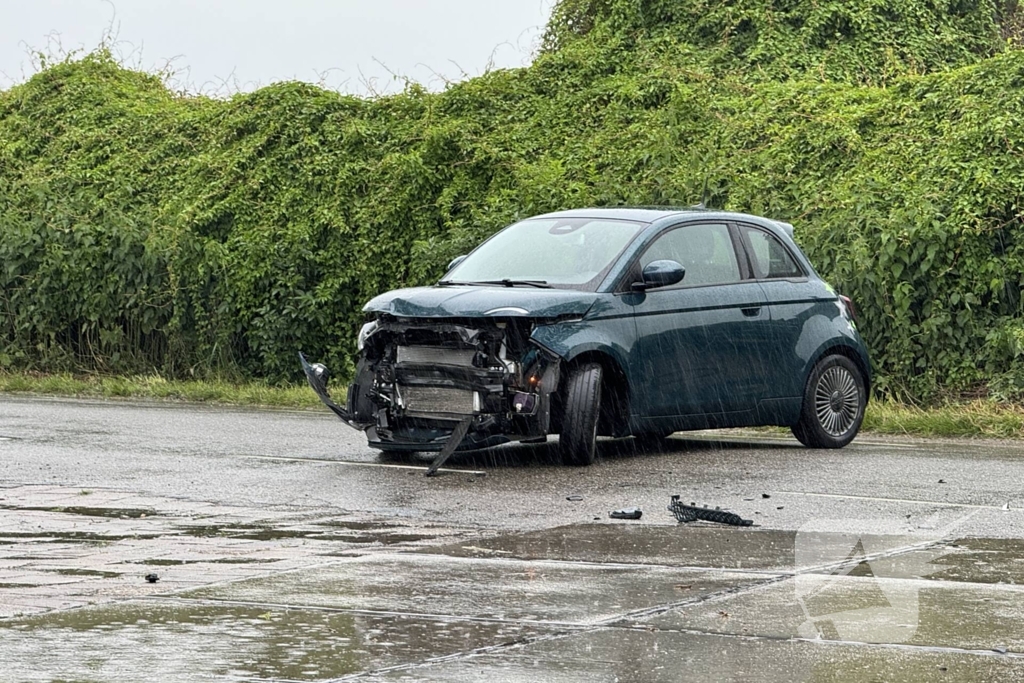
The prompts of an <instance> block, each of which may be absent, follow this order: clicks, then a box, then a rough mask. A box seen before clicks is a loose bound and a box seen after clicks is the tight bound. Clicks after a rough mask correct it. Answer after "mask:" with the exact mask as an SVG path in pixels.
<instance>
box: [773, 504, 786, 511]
mask: <svg viewBox="0 0 1024 683" xmlns="http://www.w3.org/2000/svg"><path fill="white" fill-rule="evenodd" d="M784 507H785V505H780V506H779V507H777V508H775V509H776V510H781V509H782V508H784Z"/></svg>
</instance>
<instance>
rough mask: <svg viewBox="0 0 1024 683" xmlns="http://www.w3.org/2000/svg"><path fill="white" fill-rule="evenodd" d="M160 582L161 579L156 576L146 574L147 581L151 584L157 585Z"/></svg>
mask: <svg viewBox="0 0 1024 683" xmlns="http://www.w3.org/2000/svg"><path fill="white" fill-rule="evenodd" d="M159 580H160V577H159V576H157V575H156V574H146V581H149V582H150V583H156V582H157V581H159Z"/></svg>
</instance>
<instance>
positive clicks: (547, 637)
mask: <svg viewBox="0 0 1024 683" xmlns="http://www.w3.org/2000/svg"><path fill="white" fill-rule="evenodd" d="M583 632H585V631H583ZM579 633H581V632H575V633H546V634H543V635H537V636H523V637H522V638H517V639H516V640H514V641H512V642H509V643H496V644H494V645H485V646H483V647H478V648H475V649H473V650H463V651H462V652H454V653H452V654H449V655H442V656H440V657H430V658H428V659H422V660H420V661H418V662H409V663H406V664H396V665H394V666H387V667H381V668H379V669H371V670H369V671H360V672H358V673H354V674H349V675H347V676H342V677H340V678H332V679H329V680H327V681H324V682H323V683H343V682H344V681H354V680H358V679H360V678H366V677H367V676H379V675H380V674H386V673H392V672H395V671H408V670H412V669H421V668H427V667H431V666H437V665H438V664H447V663H449V662H457V661H461V660H463V659H472V658H473V657H480V656H482V655H493V654H498V653H501V652H504V651H506V650H512V649H514V648H518V647H525V646H527V645H534V644H536V643H542V642H547V641H551V640H560V639H562V638H569V637H571V636H574V635H578V634H579Z"/></svg>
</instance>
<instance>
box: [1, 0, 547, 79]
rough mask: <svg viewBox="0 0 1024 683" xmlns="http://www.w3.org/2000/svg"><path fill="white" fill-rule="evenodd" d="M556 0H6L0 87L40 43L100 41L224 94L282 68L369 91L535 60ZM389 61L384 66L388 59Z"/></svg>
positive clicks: (48, 47) (279, 75)
mask: <svg viewBox="0 0 1024 683" xmlns="http://www.w3.org/2000/svg"><path fill="white" fill-rule="evenodd" d="M553 4H554V0H113V1H112V2H110V1H106V0H0V88H6V87H9V86H10V85H11V84H12V83H17V82H20V81H22V80H24V79H25V78H26V77H27V76H30V75H31V74H32V73H33V71H34V66H33V60H32V59H31V58H30V56H29V52H30V51H31V50H35V49H39V50H43V51H50V52H57V51H58V42H59V45H60V47H61V48H62V49H63V50H65V51H68V50H72V49H78V48H84V49H85V50H90V49H92V48H94V47H96V46H97V45H98V44H99V43H100V41H101V39H102V38H103V35H104V33H105V32H106V31H107V28H108V27H109V26H111V25H113V26H114V28H115V30H116V32H117V41H118V42H117V44H116V48H117V52H119V53H120V54H121V56H122V58H123V59H125V61H127V62H129V63H131V64H135V65H138V66H141V67H142V68H145V69H147V70H152V69H154V68H160V67H162V66H163V65H164V64H165V63H166V61H167V60H168V59H173V60H174V61H173V62H172V66H173V68H175V69H176V70H177V71H178V76H177V79H176V80H177V83H178V84H179V85H181V86H187V87H188V89H189V90H193V91H199V90H201V91H204V92H207V93H210V94H216V93H221V94H225V93H228V92H232V91H234V90H236V89H241V90H252V89H253V88H255V87H258V86H260V85H266V84H268V83H272V82H274V81H280V80H292V79H298V80H304V81H310V82H313V83H316V82H320V83H322V84H324V85H327V86H328V87H331V88H335V89H338V90H342V91H345V92H354V93H358V94H366V93H367V85H368V84H369V86H370V88H372V89H373V90H375V91H378V92H382V91H388V92H394V91H396V90H401V88H402V83H401V82H398V83H395V82H394V80H393V78H392V76H391V75H390V74H389V73H388V71H389V70H390V71H393V72H395V73H397V74H400V75H403V76H407V77H410V78H412V79H413V80H416V81H418V82H420V83H423V84H424V85H426V86H428V87H430V88H431V89H440V88H443V87H444V79H445V78H447V79H449V80H460V79H461V78H463V77H464V74H468V75H470V76H475V75H478V74H480V73H482V72H483V71H484V70H485V69H486V68H487V66H488V64H489V63H493V66H494V67H496V68H503V67H515V66H523V65H525V64H527V63H529V61H530V56H531V54H532V52H533V50H534V49H535V48H536V45H537V42H538V40H539V37H540V34H541V33H542V31H543V28H544V24H545V23H546V21H547V18H548V15H549V13H550V10H551V7H552V5H553ZM385 67H386V68H385Z"/></svg>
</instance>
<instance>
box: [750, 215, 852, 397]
mask: <svg viewBox="0 0 1024 683" xmlns="http://www.w3.org/2000/svg"><path fill="white" fill-rule="evenodd" d="M737 228H738V230H739V235H740V240H741V242H742V243H743V245H744V247H745V249H746V251H747V253H748V254H749V255H750V266H751V268H752V270H753V273H754V277H755V278H756V280H757V282H758V284H759V285H760V286H761V289H762V290H763V291H764V294H765V299H766V301H767V302H768V318H769V322H768V327H769V335H770V339H771V343H770V345H769V346H768V349H767V350H768V355H769V357H768V367H769V368H770V369H771V377H770V379H769V382H768V394H767V396H766V398H769V399H784V398H796V397H802V396H803V391H804V376H803V369H804V367H805V365H806V363H807V360H808V359H807V358H806V354H807V350H806V349H802V347H801V344H800V338H801V335H802V334H803V332H804V327H805V325H807V324H808V320H809V319H810V318H812V317H813V316H816V315H819V314H822V313H828V312H834V311H835V304H834V303H832V302H830V301H827V300H826V299H828V298H829V297H828V296H827V295H828V292H827V291H825V289H824V286H823V285H822V284H821V283H820V282H819V281H817V280H816V279H815V280H814V281H813V282H812V281H811V279H810V278H809V277H808V274H807V273H806V272H805V271H804V268H803V267H802V266H801V265H800V263H799V261H798V260H797V259H796V258H795V257H794V256H793V254H792V253H791V252H790V250H789V248H788V247H787V246H786V245H785V244H784V243H783V241H782V240H781V239H779V238H778V237H777V236H776V235H774V234H772V233H771V232H770V231H769V230H766V229H764V228H760V227H756V226H753V225H747V224H739V225H737ZM823 297H824V298H823ZM830 298H831V299H832V300H834V299H835V296H831V297H830ZM812 350H813V349H812Z"/></svg>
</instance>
